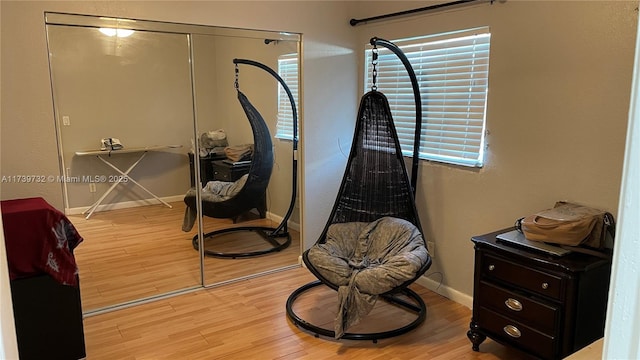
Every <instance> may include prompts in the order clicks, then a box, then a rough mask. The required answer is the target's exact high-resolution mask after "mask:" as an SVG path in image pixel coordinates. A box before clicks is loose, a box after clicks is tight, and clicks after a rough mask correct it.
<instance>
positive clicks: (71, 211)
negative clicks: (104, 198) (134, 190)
mask: <svg viewBox="0 0 640 360" xmlns="http://www.w3.org/2000/svg"><path fill="white" fill-rule="evenodd" d="M161 199H162V200H164V201H166V202H168V203H171V202H176V201H182V200H184V194H183V195H174V196H165V197H162V198H161ZM157 204H160V205H162V203H161V202H159V201H158V200H156V199H154V198H151V199H142V200H133V201H123V202H119V203H113V204H102V205H99V206H98V208H97V209H96V211H95V212H100V211H107V210H117V209H127V208H132V207H139V206H147V205H157ZM87 209H89V206H81V207H75V208H68V209H65V211H64V212H65V214H66V215H78V214H82V213H83V212H85V211H86V210H87Z"/></svg>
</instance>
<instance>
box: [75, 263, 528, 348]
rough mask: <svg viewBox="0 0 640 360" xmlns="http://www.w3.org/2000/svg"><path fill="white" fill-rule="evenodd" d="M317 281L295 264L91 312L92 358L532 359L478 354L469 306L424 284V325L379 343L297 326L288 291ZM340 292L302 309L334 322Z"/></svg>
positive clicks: (383, 309)
mask: <svg viewBox="0 0 640 360" xmlns="http://www.w3.org/2000/svg"><path fill="white" fill-rule="evenodd" d="M312 280H315V278H314V277H313V276H312V275H311V274H310V273H309V272H308V271H307V270H306V269H304V268H296V269H290V270H285V271H282V272H277V273H274V274H269V275H265V276H261V277H256V278H252V279H249V280H243V281H240V282H236V283H231V284H226V285H223V286H220V287H216V288H210V289H202V290H199V291H196V292H192V293H188V294H184V295H179V296H176V297H172V298H168V299H163V300H158V301H155V302H151V303H147V304H142V305H138V306H135V307H132V308H128V309H123V310H118V311H115V312H110V313H105V314H100V315H95V316H91V317H87V318H85V320H84V331H85V339H86V345H87V359H90V360H99V359H109V360H111V359H131V360H133V359H136V360H137V359H222V360H226V359H280V360H288V359H313V360H318V359H350V360H351V359H354V360H358V359H366V360H372V359H380V360H382V359H385V360H387V359H438V360H442V359H483V360H492V359H529V358H528V357H527V355H526V354H523V353H520V352H517V351H515V350H511V349H508V348H506V347H504V346H502V345H500V344H498V343H495V342H493V341H491V340H489V339H487V340H486V341H485V342H484V343H483V344H482V345H481V346H480V352H474V351H472V350H471V344H470V342H469V340H468V339H467V336H466V333H467V330H468V326H469V320H470V316H471V312H470V310H469V309H468V308H466V307H464V306H462V305H460V304H457V303H455V302H453V301H451V300H448V299H446V298H444V297H442V296H440V295H438V294H436V293H434V292H431V291H429V290H427V289H425V288H423V287H421V286H418V285H412V288H413V289H414V290H415V291H417V292H418V293H419V294H420V295H421V296H422V298H423V299H424V300H425V302H426V304H427V306H428V312H427V319H426V321H425V323H424V324H423V325H421V326H420V327H419V328H417V329H415V330H413V331H411V332H409V333H407V334H404V335H401V336H398V337H394V338H390V339H382V340H379V341H378V343H377V344H374V343H373V342H371V341H354V340H351V341H345V340H341V341H336V340H333V339H328V338H325V337H320V338H316V337H314V336H313V334H309V333H307V332H305V331H302V330H300V329H298V328H296V327H295V326H294V325H293V324H292V323H291V322H290V321H289V320H288V319H287V317H286V311H285V303H286V300H287V298H288V296H289V294H290V293H291V292H292V291H294V290H295V289H296V288H298V287H299V286H301V285H303V284H305V283H307V282H309V281H312ZM336 296H337V295H336V293H335V292H334V291H332V290H329V289H328V288H325V287H318V288H314V289H313V290H312V291H310V292H309V293H307V294H305V295H303V296H302V297H300V298H299V300H298V301H297V302H296V304H295V310H296V312H297V313H298V314H299V315H300V316H302V317H303V318H305V319H307V318H306V317H305V316H310V317H312V318H314V320H316V321H319V322H326V323H331V322H332V318H333V313H334V309H335V305H336V304H335V301H336ZM399 311H400V310H397V309H395V308H393V307H391V306H389V305H386V304H385V303H384V302H381V301H379V302H378V304H377V305H376V308H374V311H373V312H372V313H371V314H370V316H368V317H367V318H366V319H365V320H364V321H363V322H362V323H361V324H359V325H357V326H358V327H357V328H352V329H350V331H356V330H358V329H359V328H360V329H362V328H373V327H380V326H384V325H387V324H392V323H396V322H397V321H401V320H402V319H403V317H402V316H400V315H399V314H398V312H399ZM320 313H324V314H325V315H323V316H320V315H318V314H320Z"/></svg>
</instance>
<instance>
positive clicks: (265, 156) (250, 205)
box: [183, 59, 297, 258]
mask: <svg viewBox="0 0 640 360" xmlns="http://www.w3.org/2000/svg"><path fill="white" fill-rule="evenodd" d="M233 62H234V64H236V70H235V71H236V83H235V87H236V91H237V93H238V100H239V102H240V105H241V106H242V109H243V110H244V113H245V115H246V117H247V119H248V120H249V123H250V125H251V130H252V133H253V140H254V145H253V155H252V158H251V165H250V168H249V172H248V174H245V175H243V176H242V177H241V178H240V179H238V180H236V181H235V182H226V183H222V182H220V184H214V185H219V186H213V187H208V188H211V189H218V190H220V189H223V192H224V194H220V193H208V192H205V191H204V190H203V191H201V192H200V195H199V196H198V193H197V192H196V191H195V189H191V190H189V192H188V193H187V195H186V196H185V198H184V202H185V204H186V205H187V209H186V213H185V219H186V217H187V213H190V214H195V213H196V210H197V209H198V204H201V209H200V210H201V213H202V215H203V216H208V217H212V218H219V219H235V218H237V217H239V216H240V215H242V214H244V213H246V212H247V211H250V210H252V209H258V210H259V211H260V212H261V216H262V215H263V214H262V212H263V211H264V203H265V198H266V191H267V187H268V185H269V179H270V178H271V172H272V170H273V161H274V157H273V144H272V141H271V134H270V132H269V128H268V126H267V124H266V123H265V120H264V118H263V117H262V115H261V114H260V113H259V112H258V110H257V109H256V108H255V107H254V106H253V105H252V104H251V102H250V101H249V99H248V98H247V97H246V96H245V95H244V94H243V93H242V92H241V91H240V89H239V85H238V75H239V71H238V64H246V65H252V66H255V67H258V68H260V69H263V70H265V71H267V72H268V73H269V74H271V75H272V76H273V77H275V78H276V80H278V82H279V83H280V84H281V85H282V87H283V88H284V90H285V91H286V93H287V95H288V97H289V102H290V103H291V107H292V114H293V134H294V135H293V141H292V143H293V155H292V158H293V167H292V192H291V202H290V205H289V209H288V211H287V213H286V215H285V216H284V218H283V219H282V221H281V223H280V224H279V225H278V226H277V227H275V228H273V227H265V226H240V227H232V228H226V229H221V230H217V231H212V232H209V233H206V234H204V236H203V241H202V243H203V244H204V253H205V254H206V255H210V256H214V257H226V258H237V257H249V256H257V255H264V254H268V253H271V252H276V251H281V250H283V249H285V248H286V247H288V246H289V244H290V243H291V235H290V234H289V232H288V229H287V222H288V220H289V218H290V216H291V214H292V212H293V208H294V206H295V197H296V183H297V160H296V158H295V153H296V151H297V111H296V105H295V101H294V98H293V95H292V94H291V90H290V89H289V87H288V86H287V84H286V83H285V82H284V80H283V79H282V78H281V77H280V76H279V75H278V74H277V73H276V72H275V71H273V69H271V68H269V67H268V66H266V65H264V64H262V63H259V62H256V61H252V60H246V59H234V60H233ZM198 197H199V198H200V201H199V200H198ZM183 230H186V229H185V228H184V226H183ZM186 231H188V230H186ZM247 231H249V232H255V233H257V234H259V235H260V237H261V238H262V239H264V240H265V241H266V242H267V243H268V244H269V246H268V247H267V248H264V249H259V250H253V251H247V252H224V251H222V250H220V251H218V250H214V249H211V248H207V247H208V246H207V245H208V244H210V243H212V242H214V241H215V240H216V238H218V237H219V236H221V235H223V234H229V233H236V232H247ZM237 241H242V238H241V236H239V237H238V240H237ZM193 247H194V248H195V249H199V241H198V235H196V236H194V237H193Z"/></svg>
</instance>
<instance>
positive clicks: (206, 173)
mask: <svg viewBox="0 0 640 360" xmlns="http://www.w3.org/2000/svg"><path fill="white" fill-rule="evenodd" d="M188 155H189V172H190V173H189V175H190V177H191V187H194V186H196V183H195V179H196V171H195V168H194V166H193V164H194V163H195V156H194V155H193V153H189V154H188ZM225 158H226V156H225V155H213V154H212V155H209V156H203V157H200V182H201V183H202V186H204V185H206V184H207V182H208V181H211V180H214V179H213V167H212V164H213V162H214V161H218V160H222V159H225Z"/></svg>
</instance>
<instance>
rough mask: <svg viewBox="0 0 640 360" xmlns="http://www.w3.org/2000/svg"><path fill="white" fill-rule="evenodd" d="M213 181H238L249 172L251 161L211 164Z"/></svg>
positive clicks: (214, 162)
mask: <svg viewBox="0 0 640 360" xmlns="http://www.w3.org/2000/svg"><path fill="white" fill-rule="evenodd" d="M211 166H212V171H213V180H218V181H236V180H238V179H240V178H241V177H242V175H244V174H246V173H248V172H249V169H250V168H251V161H239V162H235V163H234V162H228V161H227V160H218V161H213V162H212V163H211Z"/></svg>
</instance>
